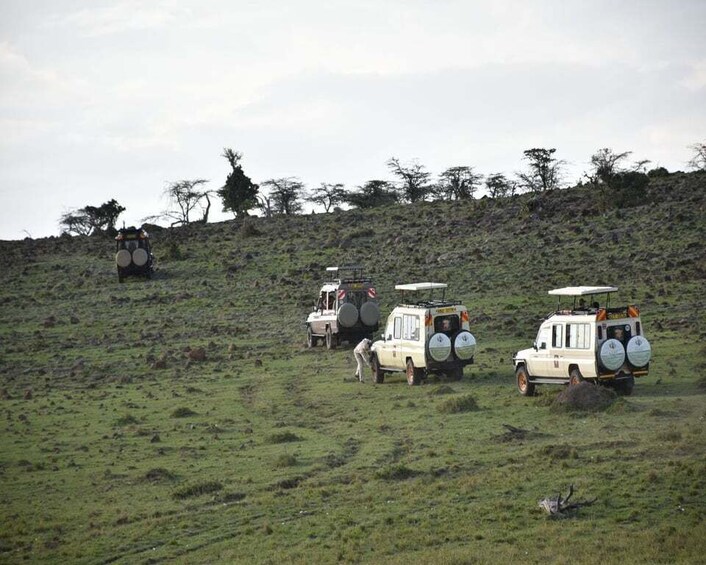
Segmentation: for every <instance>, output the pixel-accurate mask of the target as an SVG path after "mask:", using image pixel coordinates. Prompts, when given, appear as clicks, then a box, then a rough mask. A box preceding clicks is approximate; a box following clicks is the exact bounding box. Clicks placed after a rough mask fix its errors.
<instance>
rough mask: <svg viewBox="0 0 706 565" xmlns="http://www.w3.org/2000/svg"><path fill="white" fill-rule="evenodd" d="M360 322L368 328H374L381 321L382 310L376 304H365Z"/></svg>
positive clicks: (361, 310)
mask: <svg viewBox="0 0 706 565" xmlns="http://www.w3.org/2000/svg"><path fill="white" fill-rule="evenodd" d="M360 320H361V321H362V322H363V323H364V324H365V325H366V326H374V325H375V324H377V323H378V321H379V320H380V308H378V305H377V304H376V303H375V302H365V303H364V304H363V305H362V306H361V307H360Z"/></svg>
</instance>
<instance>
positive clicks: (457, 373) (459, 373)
mask: <svg viewBox="0 0 706 565" xmlns="http://www.w3.org/2000/svg"><path fill="white" fill-rule="evenodd" d="M446 378H447V379H449V380H450V381H460V380H461V379H462V378H463V367H454V368H453V369H451V370H450V371H448V372H447V373H446Z"/></svg>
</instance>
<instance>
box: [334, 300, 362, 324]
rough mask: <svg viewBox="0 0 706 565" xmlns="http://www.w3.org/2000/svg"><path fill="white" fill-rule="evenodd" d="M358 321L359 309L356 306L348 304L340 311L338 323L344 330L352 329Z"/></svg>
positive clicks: (342, 305)
mask: <svg viewBox="0 0 706 565" xmlns="http://www.w3.org/2000/svg"><path fill="white" fill-rule="evenodd" d="M357 321H358V309H357V308H356V307H355V305H354V304H351V303H350V302H346V303H345V304H341V307H340V308H339V309H338V323H339V324H341V325H342V326H343V327H344V328H352V327H353V326H355V323H356V322H357Z"/></svg>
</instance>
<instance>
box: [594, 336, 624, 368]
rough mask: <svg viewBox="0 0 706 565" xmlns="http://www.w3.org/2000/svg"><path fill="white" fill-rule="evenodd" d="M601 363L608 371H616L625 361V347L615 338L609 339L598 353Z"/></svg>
mask: <svg viewBox="0 0 706 565" xmlns="http://www.w3.org/2000/svg"><path fill="white" fill-rule="evenodd" d="M598 357H599V358H600V360H601V364H602V365H603V366H604V367H605V368H606V369H608V370H609V371H617V370H618V369H620V367H622V366H623V363H625V348H624V347H623V344H622V343H620V342H619V341H618V340H617V339H609V340H607V341H606V342H605V343H603V345H601V349H600V351H599V353H598Z"/></svg>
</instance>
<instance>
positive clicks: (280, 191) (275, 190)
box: [261, 177, 304, 216]
mask: <svg viewBox="0 0 706 565" xmlns="http://www.w3.org/2000/svg"><path fill="white" fill-rule="evenodd" d="M262 186H263V187H267V188H269V189H270V192H269V198H268V199H263V200H264V201H266V202H267V203H268V204H267V205H268V208H269V210H270V212H269V213H270V215H271V214H284V215H286V216H290V215H293V214H298V213H299V212H301V210H302V203H301V201H300V198H301V197H302V195H303V194H304V184H303V183H302V182H301V181H300V180H299V179H297V178H294V177H284V178H279V179H269V180H266V181H265V182H263V183H262ZM261 202H262V200H261Z"/></svg>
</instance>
